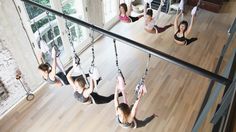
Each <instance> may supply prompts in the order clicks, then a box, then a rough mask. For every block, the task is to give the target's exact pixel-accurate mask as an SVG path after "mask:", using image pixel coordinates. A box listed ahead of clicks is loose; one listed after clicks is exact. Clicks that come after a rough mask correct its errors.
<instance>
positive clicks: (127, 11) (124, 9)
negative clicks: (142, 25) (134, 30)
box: [119, 1, 143, 23]
mask: <svg viewBox="0 0 236 132" xmlns="http://www.w3.org/2000/svg"><path fill="white" fill-rule="evenodd" d="M119 3H120V1H119ZM128 5H129V8H128V6H127V4H126V3H125V2H123V3H121V4H120V6H119V10H120V14H119V19H120V21H122V22H125V23H132V22H136V21H138V20H139V19H140V18H141V17H143V15H139V16H137V17H134V16H131V12H132V5H131V3H129V4H128Z"/></svg>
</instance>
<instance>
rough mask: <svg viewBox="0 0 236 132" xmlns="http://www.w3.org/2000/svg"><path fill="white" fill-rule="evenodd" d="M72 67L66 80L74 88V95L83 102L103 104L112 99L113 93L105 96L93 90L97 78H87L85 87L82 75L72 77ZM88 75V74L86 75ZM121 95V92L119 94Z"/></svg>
mask: <svg viewBox="0 0 236 132" xmlns="http://www.w3.org/2000/svg"><path fill="white" fill-rule="evenodd" d="M72 71H73V68H72V69H71V70H70V71H69V72H68V74H67V80H68V81H69V83H70V85H71V86H72V87H73V89H74V91H75V92H74V97H75V98H76V99H77V100H78V101H79V102H81V103H83V104H105V103H109V102H110V101H112V100H113V99H114V94H112V95H110V96H108V97H105V96H101V95H99V94H98V93H95V92H93V90H94V87H95V83H98V82H99V80H97V81H95V80H93V79H92V78H90V79H89V80H90V81H89V88H86V81H85V79H84V78H83V76H79V77H73V76H72ZM86 77H88V76H86ZM120 96H121V94H120Z"/></svg>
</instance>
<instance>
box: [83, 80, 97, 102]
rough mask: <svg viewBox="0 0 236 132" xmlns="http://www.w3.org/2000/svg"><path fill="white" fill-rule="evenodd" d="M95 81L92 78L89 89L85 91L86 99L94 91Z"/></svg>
mask: <svg viewBox="0 0 236 132" xmlns="http://www.w3.org/2000/svg"><path fill="white" fill-rule="evenodd" d="M94 83H95V82H94V80H93V79H92V78H90V81H89V88H87V89H85V90H84V93H83V96H84V97H85V98H88V97H89V95H90V94H91V93H92V92H93V89H94Z"/></svg>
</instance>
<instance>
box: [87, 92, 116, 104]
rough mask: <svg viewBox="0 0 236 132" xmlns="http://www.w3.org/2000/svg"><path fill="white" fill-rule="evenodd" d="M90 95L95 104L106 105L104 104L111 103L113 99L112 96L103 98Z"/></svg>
mask: <svg viewBox="0 0 236 132" xmlns="http://www.w3.org/2000/svg"><path fill="white" fill-rule="evenodd" d="M90 95H91V96H92V97H93V99H94V101H95V103H96V104H106V103H109V102H111V101H112V100H113V99H114V94H112V95H110V96H108V97H105V96H102V95H99V94H98V93H95V92H92V93H91V94H90Z"/></svg>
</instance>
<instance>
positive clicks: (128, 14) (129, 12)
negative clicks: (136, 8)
mask: <svg viewBox="0 0 236 132" xmlns="http://www.w3.org/2000/svg"><path fill="white" fill-rule="evenodd" d="M126 4H127V7H128V11H127V12H126V15H127V16H130V15H131V12H132V11H133V8H132V2H131V0H130V3H126Z"/></svg>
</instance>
